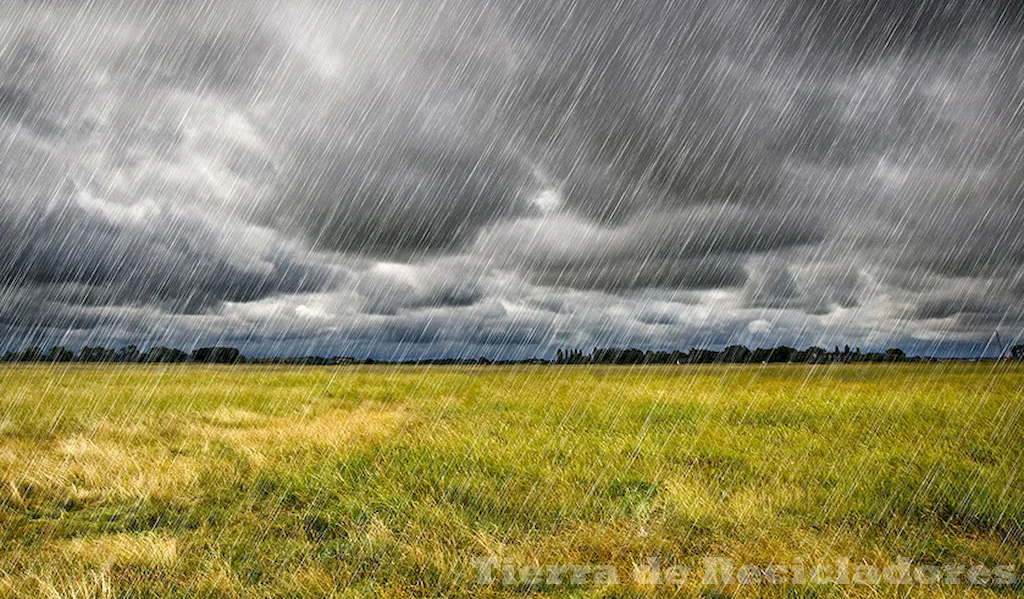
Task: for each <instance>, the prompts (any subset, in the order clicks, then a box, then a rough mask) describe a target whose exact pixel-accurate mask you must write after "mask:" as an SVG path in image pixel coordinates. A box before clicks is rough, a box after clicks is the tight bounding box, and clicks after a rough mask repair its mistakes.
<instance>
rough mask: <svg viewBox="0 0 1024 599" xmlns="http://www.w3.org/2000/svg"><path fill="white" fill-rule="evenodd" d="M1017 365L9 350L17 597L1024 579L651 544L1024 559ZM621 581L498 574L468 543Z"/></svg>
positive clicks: (0, 481)
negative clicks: (779, 573) (166, 358)
mask: <svg viewBox="0 0 1024 599" xmlns="http://www.w3.org/2000/svg"><path fill="white" fill-rule="evenodd" d="M1022 432H1024V368H1021V367H1020V366H1015V365H997V364H992V363H989V364H933V365H923V364H922V365H913V364H907V365H863V366H862V365H831V366H824V365H823V366H798V365H791V366H789V365H781V366H760V365H757V366H745V365H743V366H740V365H737V366H730V365H723V366H679V367H636V368H627V367H480V368H469V367H466V368H462V367H387V366H373V367H309V368H303V367H258V366H235V367H212V366H197V365H171V366H157V365H153V366H142V365H130V366H128V365H126V366H123V367H119V366H116V365H105V366H87V365H55V366H38V365H8V366H3V367H2V368H0V596H12V597H129V596H130V597H328V596H334V597H350V596H351V597H358V596H394V597H406V596H527V595H529V596H557V597H562V596H566V597H568V596H571V597H623V596H625V597H628V596H666V595H672V594H678V595H679V596H684V597H690V596H704V597H727V596H733V595H734V594H735V595H738V596H771V597H777V596H788V597H829V596H836V597H847V596H855V597H860V596H864V597H877V596H885V597H888V596H901V597H903V596H912V597H914V596H923V597H938V596H949V597H953V596H956V597H961V596H965V595H966V596H1001V597H1002V596H1019V595H1021V594H1022V593H1024V587H1022V586H1021V585H1020V584H1016V585H1010V586H992V585H988V586H985V585H978V586H964V585H959V586H958V585H944V584H939V585H914V586H910V587H897V586H887V585H886V584H884V583H883V584H880V585H866V586H856V585H854V586H845V585H836V584H812V585H795V584H778V585H776V584H755V585H727V586H720V585H710V586H709V585H705V584H702V581H701V580H699V577H696V576H695V575H691V577H690V578H688V579H687V580H685V581H680V583H679V585H678V586H672V585H658V586H645V585H642V584H638V583H637V582H636V581H635V580H633V577H632V574H633V571H634V567H635V566H636V565H637V564H644V563H650V562H649V561H648V560H649V559H650V558H651V557H652V556H656V557H657V559H658V560H660V562H659V563H661V564H665V565H670V564H681V565H688V566H694V567H696V566H699V564H700V560H701V559H702V558H703V557H705V556H727V557H729V558H731V559H735V560H737V562H742V563H745V562H750V563H754V564H762V565H763V564H770V563H779V562H782V563H794V562H797V561H799V560H801V559H805V560H808V561H811V562H815V561H825V560H831V559H836V558H839V557H843V556H847V557H850V558H851V559H852V560H853V563H854V564H858V563H869V564H886V563H889V562H892V561H895V560H897V558H906V559H910V560H913V561H914V562H915V563H930V564H950V563H952V564H963V565H964V566H968V567H969V566H971V565H974V564H987V565H988V566H993V565H996V564H1017V566H1018V570H1020V568H1021V564H1022V562H1024V559H1022V548H1024V480H1022V476H1024V474H1022V472H1024V461H1022V455H1024V436H1022ZM480 558H485V559H486V558H490V559H494V560H496V562H495V563H498V564H499V565H507V564H512V565H514V567H515V568H517V570H516V572H519V570H518V568H520V567H522V566H526V567H528V566H530V565H538V564H563V565H565V564H611V565H614V566H615V567H616V568H617V571H618V574H619V577H620V583H619V584H615V585H609V586H604V585H594V584H583V585H573V584H556V585H547V584H543V583H537V582H536V581H534V583H533V584H531V583H530V582H523V580H524V579H523V578H522V577H521V576H520V574H516V576H517V579H516V582H515V583H511V584H503V583H502V582H501V580H500V578H501V573H500V572H499V573H498V575H497V576H498V578H499V580H498V581H496V582H494V583H492V584H486V585H481V584H479V582H478V580H477V578H478V567H479V566H478V565H476V564H477V562H475V561H474V560H478V559H480Z"/></svg>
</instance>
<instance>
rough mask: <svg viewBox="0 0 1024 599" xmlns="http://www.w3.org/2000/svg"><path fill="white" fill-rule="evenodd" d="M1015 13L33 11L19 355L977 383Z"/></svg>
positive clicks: (1, 78)
mask: <svg viewBox="0 0 1024 599" xmlns="http://www.w3.org/2000/svg"><path fill="white" fill-rule="evenodd" d="M1022 154H1024V4H1021V3H1019V2H1017V1H1016V0H989V1H969V0H950V1H945V2H940V1H923V0H918V1H913V2H906V1H898V0H884V1H883V0H878V1H868V0H865V1H859V2H858V1H839V0H832V1H824V0H817V1H810V0H774V1H769V2H765V1H757V0H749V1H748V0H722V1H710V0H709V1H686V0H682V1H678V2H670V1H666V0H646V1H631V2H621V1H619V2H583V1H580V2H568V1H558V0H526V1H511V0H446V1H443V2H440V1H426V0H424V1H414V0H382V1H377V2H371V1H367V0H350V1H341V2H328V1H327V0H323V1H316V0H306V1H300V0H296V1H283V0H281V1H277V0H262V1H257V2H235V1H218V2H207V1H200V0H182V1H171V0H154V1H141V0H140V1H136V0H120V1H115V0H109V1H108V0H91V1H73V0H68V1H64V2H62V1H58V0H14V1H13V2H11V3H8V5H5V7H4V10H3V13H2V14H0V157H2V159H0V350H9V349H20V348H22V347H25V346H28V345H44V346H49V345H54V344H60V345H65V346H68V347H72V348H79V347H81V346H83V345H108V346H109V345H122V344H128V343H133V344H137V345H140V347H149V346H151V345H167V346H176V347H184V348H190V347H197V346H201V345H231V346H235V347H239V348H240V349H242V351H243V353H246V354H247V355H254V356H266V355H355V356H357V357H363V356H373V357H376V358H381V359H392V358H417V357H425V356H427V357H439V356H477V355H487V356H489V357H492V358H524V357H532V356H538V357H551V356H553V355H554V352H555V349H556V348H559V347H575V348H581V349H589V348H590V347H592V346H595V345H596V346H639V347H644V348H652V349H683V350H686V349H688V348H690V347H719V348H720V347H722V346H725V345H728V344H744V345H747V346H749V347H758V346H760V347H771V346H776V345H780V344H785V345H789V346H795V347H798V348H801V349H802V348H805V347H807V346H810V345H820V346H823V347H826V348H831V347H833V346H834V345H837V344H838V345H840V346H842V345H844V344H849V345H850V346H851V347H852V346H860V347H862V348H863V349H864V350H865V351H867V350H869V349H871V350H881V349H885V348H887V347H901V348H903V349H905V350H906V351H907V352H908V353H910V354H927V355H936V356H950V355H958V356H979V355H981V354H982V353H983V352H984V353H985V355H987V356H994V355H996V353H997V352H998V347H997V346H996V343H995V340H994V335H995V333H996V331H998V333H999V335H1000V338H1001V341H1002V343H1003V344H1004V345H1007V346H1008V345H1012V344H1014V343H1021V338H1022V331H1024V315H1022V314H1024V234H1022V233H1021V231H1022V230H1024V213H1022V206H1024V156H1022Z"/></svg>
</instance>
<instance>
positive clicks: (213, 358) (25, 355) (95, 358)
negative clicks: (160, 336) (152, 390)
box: [0, 345, 246, 364]
mask: <svg viewBox="0 0 1024 599" xmlns="http://www.w3.org/2000/svg"><path fill="white" fill-rule="evenodd" d="M0 361H3V362H134V363H146V364H150V363H158V362H161V363H166V362H203V363H208V364H237V363H244V362H245V361H246V359H245V356H243V355H242V354H241V352H239V351H238V350H237V349H236V348H234V347H201V348H199V349H195V350H193V351H192V352H191V353H186V352H184V351H182V350H180V349H176V348H173V347H160V346H157V347H151V348H149V351H145V352H143V351H139V348H138V347H136V346H134V345H126V346H125V347H121V348H112V347H102V346H97V347H90V346H88V345H87V346H85V347H83V348H82V349H81V350H79V351H78V353H75V352H74V351H72V350H70V349H68V348H66V347H61V346H59V345H55V346H53V347H51V348H50V349H49V350H43V349H42V348H40V347H30V348H27V349H24V350H22V351H9V352H7V353H6V354H4V355H3V357H2V358H0Z"/></svg>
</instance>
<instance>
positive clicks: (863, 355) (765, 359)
mask: <svg viewBox="0 0 1024 599" xmlns="http://www.w3.org/2000/svg"><path fill="white" fill-rule="evenodd" d="M1003 359H1012V360H1021V361H1024V344H1022V345H1015V346H1013V347H1012V348H1010V349H1009V351H1008V352H1007V354H1006V355H1005V356H1003ZM932 360H933V358H927V357H909V356H907V354H906V353H905V352H904V351H903V350H902V349H899V348H895V347H894V348H889V349H887V350H885V351H883V352H862V351H861V349H860V348H859V347H856V348H853V349H851V348H850V346H849V345H846V346H844V347H843V349H839V346H838V345H837V346H835V347H834V348H833V349H832V351H829V350H827V349H825V348H823V347H816V346H812V347H808V348H807V349H804V350H798V349H796V348H794V347H788V346H785V345H780V346H778V347H772V348H761V347H759V348H756V349H749V348H747V347H746V346H743V345H730V346H728V347H726V348H724V349H722V350H721V351H719V350H713V349H700V348H695V347H692V348H690V351H688V352H684V351H681V350H673V351H654V350H643V349H637V348H632V347H631V348H617V347H606V348H599V347H594V348H593V349H592V350H591V351H590V352H589V353H584V352H583V350H581V349H574V348H559V349H558V351H557V352H556V355H555V360H554V362H553V363H554V364H756V363H769V364H771V363H788V362H794V363H805V364H830V363H843V364H847V363H860V362H921V361H932ZM0 362H115V363H116V362H122V363H144V364H153V363H172V362H177V363H181V362H195V363H203V364H294V365H309V366H332V365H341V364H377V363H380V364H386V363H389V362H384V361H379V360H374V359H372V358H365V359H359V358H353V357H345V356H334V357H323V356H300V357H271V358H246V357H245V356H244V355H242V353H241V352H240V351H239V350H238V349H237V348H234V347H200V348H198V349H194V350H192V351H191V352H185V351H182V350H180V349H176V348H173V347H162V346H156V347H151V348H149V350H148V351H140V350H139V348H138V347H136V346H134V345H127V346H125V347H121V348H108V347H102V346H97V347H90V346H85V347H83V348H82V349H81V350H79V351H78V352H77V353H76V352H74V351H73V350H70V349H68V348H66V347H62V346H59V345H55V346H53V347H51V348H50V349H49V350H44V349H42V348H41V347H29V348H27V349H24V350H21V351H9V352H7V353H6V354H4V355H3V356H2V357H0ZM397 363H400V364H433V365H486V364H551V363H552V362H551V361H550V360H545V359H538V358H529V359H525V360H491V359H489V358H487V357H485V356H480V357H479V358H423V359H416V360H406V361H402V362H397Z"/></svg>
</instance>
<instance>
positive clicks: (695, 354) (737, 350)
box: [555, 345, 1024, 364]
mask: <svg viewBox="0 0 1024 599" xmlns="http://www.w3.org/2000/svg"><path fill="white" fill-rule="evenodd" d="M1022 353H1024V352H1022ZM911 360H913V361H921V360H930V358H909V357H908V356H907V354H906V352H904V351H903V350H902V349H899V348H895V347H894V348H890V349H887V350H885V351H884V352H861V350H860V348H859V347H858V348H855V349H852V350H851V349H850V346H849V345H847V346H845V347H844V348H843V349H842V350H840V349H839V346H836V347H835V349H834V350H833V351H829V350H827V349H825V348H823V347H815V346H812V347H808V348H807V349H804V350H799V349H796V348H795V347H788V346H785V345H780V346H778V347H772V348H762V347H759V348H757V349H749V348H747V347H746V346H743V345H730V346H728V347H726V348H725V349H723V350H721V351H718V350H713V349H699V348H695V347H694V348H690V351H688V352H684V351H681V350H674V351H653V350H642V349H637V348H617V347H607V348H600V347H595V348H593V350H591V352H590V353H586V354H585V353H583V350H580V349H559V350H558V351H557V352H556V354H555V363H556V364H755V363H769V364H771V363H782V362H797V363H805V364H828V363H833V362H840V363H854V362H905V361H911Z"/></svg>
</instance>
